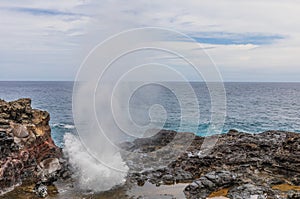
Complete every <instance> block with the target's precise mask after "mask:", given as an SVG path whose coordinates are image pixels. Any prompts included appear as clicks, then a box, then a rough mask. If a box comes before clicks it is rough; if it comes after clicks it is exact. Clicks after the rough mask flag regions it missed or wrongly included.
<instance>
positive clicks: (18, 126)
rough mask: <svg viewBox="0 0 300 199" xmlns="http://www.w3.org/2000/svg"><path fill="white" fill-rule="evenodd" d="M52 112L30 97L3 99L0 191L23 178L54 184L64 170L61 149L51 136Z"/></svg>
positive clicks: (0, 139) (0, 109) (20, 181)
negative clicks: (37, 106)
mask: <svg viewBox="0 0 300 199" xmlns="http://www.w3.org/2000/svg"><path fill="white" fill-rule="evenodd" d="M49 120H50V115H49V113H48V112H46V111H41V110H36V109H32V108H31V100H30V99H19V100H16V101H12V102H6V101H4V100H0V194H1V193H4V192H6V191H8V190H11V188H13V187H14V186H17V185H20V184H21V183H22V181H26V182H28V181H31V182H32V183H36V182H44V183H51V182H52V181H54V180H55V179H56V176H58V175H59V172H60V171H61V170H62V167H63V166H62V164H61V161H60V159H61V157H62V151H61V149H60V148H59V147H57V146H56V145H55V144H54V142H53V140H52V138H51V130H50V126H49Z"/></svg>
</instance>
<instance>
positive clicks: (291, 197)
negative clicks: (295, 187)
mask: <svg viewBox="0 0 300 199" xmlns="http://www.w3.org/2000/svg"><path fill="white" fill-rule="evenodd" d="M287 199H300V193H299V192H295V191H290V192H289V193H288V196H287Z"/></svg>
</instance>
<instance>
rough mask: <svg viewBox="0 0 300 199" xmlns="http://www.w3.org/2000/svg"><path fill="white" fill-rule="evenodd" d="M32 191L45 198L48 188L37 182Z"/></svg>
mask: <svg viewBox="0 0 300 199" xmlns="http://www.w3.org/2000/svg"><path fill="white" fill-rule="evenodd" d="M34 192H35V193H36V195H37V196H38V197H41V198H46V197H47V195H48V188H47V186H46V185H44V184H42V183H38V184H36V186H35V188H34Z"/></svg>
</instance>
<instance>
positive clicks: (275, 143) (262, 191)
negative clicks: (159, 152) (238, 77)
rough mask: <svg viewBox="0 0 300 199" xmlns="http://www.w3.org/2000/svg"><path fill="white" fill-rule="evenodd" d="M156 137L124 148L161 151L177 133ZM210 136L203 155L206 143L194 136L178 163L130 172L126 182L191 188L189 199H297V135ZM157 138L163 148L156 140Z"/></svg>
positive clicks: (299, 148)
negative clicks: (219, 198)
mask: <svg viewBox="0 0 300 199" xmlns="http://www.w3.org/2000/svg"><path fill="white" fill-rule="evenodd" d="M158 134H159V135H155V136H154V137H152V138H142V139H137V140H136V141H134V142H132V143H131V144H128V143H126V144H124V145H123V148H124V149H125V150H127V151H132V152H135V151H138V152H139V153H147V152H146V151H147V149H151V150H153V149H157V148H161V147H164V146H165V145H166V143H169V142H171V141H172V140H168V139H172V138H173V137H174V136H175V135H174V134H176V132H174V131H165V130H164V131H161V132H159V133H158ZM182 134H185V133H182ZM214 136H217V138H218V141H217V142H216V144H215V145H214V147H213V149H212V150H211V151H210V152H209V153H208V154H207V155H204V156H203V155H202V153H201V146H202V144H203V142H204V138H203V137H200V136H195V139H194V141H193V142H192V144H191V146H190V147H189V148H188V149H187V150H186V151H185V152H184V153H183V154H181V155H180V156H179V157H178V158H177V160H175V161H173V162H172V163H170V164H168V165H167V166H165V167H164V168H160V169H156V170H147V171H143V172H132V173H131V174H130V175H129V178H130V180H131V181H133V182H136V183H137V184H139V185H143V184H144V183H145V182H146V181H148V182H150V183H153V184H156V185H157V186H159V185H161V184H170V183H172V182H173V183H182V182H185V183H186V182H189V183H190V184H189V185H188V186H187V187H186V188H185V190H183V191H184V193H185V196H186V197H187V198H190V199H193V198H206V197H210V196H225V197H228V198H234V199H239V198H271V199H273V198H274V199H275V198H298V196H299V195H300V194H299V191H300V186H299V185H300V134H298V133H292V132H283V131H267V132H263V133H260V134H249V133H243V132H238V131H236V130H230V131H229V132H228V133H227V134H221V135H214ZM161 137H163V138H164V140H163V142H162V141H161V139H158V140H156V139H155V138H161ZM174 147H178V146H174ZM169 152H170V153H172V150H170V151H169ZM141 156H143V155H141ZM144 156H146V154H145V155H144ZM128 157H130V156H126V157H124V158H128ZM128 162H131V161H130V160H128ZM129 165H130V164H129ZM135 167H136V165H135ZM134 170H136V168H134Z"/></svg>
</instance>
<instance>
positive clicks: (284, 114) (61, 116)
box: [0, 81, 300, 146]
mask: <svg viewBox="0 0 300 199" xmlns="http://www.w3.org/2000/svg"><path fill="white" fill-rule="evenodd" d="M170 84H175V85H176V87H177V88H179V89H178V90H179V91H180V88H181V87H182V83H180V82H174V83H171V82H170ZM224 85H225V90H226V99H227V107H226V119H225V123H224V126H223V129H222V133H226V132H227V131H228V130H229V129H237V130H239V131H244V132H249V133H259V132H263V131H267V130H284V131H292V132H299V133H300V83H238V82H234V83H233V82H232V83H229V82H228V83H224ZM191 86H192V87H193V89H194V91H195V93H196V96H197V100H198V105H199V107H198V109H199V110H195V107H193V106H192V105H191V106H190V107H189V106H187V107H188V110H186V111H187V112H188V115H190V117H193V115H194V114H195V111H200V118H199V124H195V123H193V122H186V123H184V124H183V125H184V129H185V131H189V129H195V125H197V128H196V129H197V130H196V132H195V130H193V132H194V133H196V134H198V135H205V134H206V133H207V131H208V129H209V126H210V116H211V101H210V96H209V92H208V90H207V88H206V85H205V83H200V82H192V83H191ZM72 91H73V82H54V81H53V82H44V81H41V82H34V81H32V82H31V81H25V82H14V81H2V82H0V98H1V99H4V100H8V101H10V100H15V99H18V98H25V97H26V98H31V99H32V106H33V107H34V108H37V109H42V110H47V111H48V112H49V113H50V114H51V120H50V125H51V129H52V137H53V139H54V141H55V142H56V144H57V145H59V146H63V137H64V135H65V133H68V132H70V133H76V129H75V126H74V122H73V116H72ZM182 92H183V95H184V100H185V102H186V104H189V100H191V95H190V94H189V93H185V92H186V90H184V88H182ZM152 93H155V95H153V94H152ZM153 104H160V105H161V106H163V107H164V108H165V111H166V113H167V119H166V122H165V123H164V128H166V129H171V130H178V129H179V123H180V119H181V108H180V105H179V101H178V99H176V96H174V93H172V92H171V91H170V90H168V89H165V88H156V86H149V87H148V88H147V87H145V88H144V89H140V90H138V91H137V92H136V93H135V94H134V96H133V97H132V99H131V100H130V107H131V113H132V114H133V120H134V121H135V122H136V123H139V124H145V123H147V120H148V119H149V113H148V109H149V107H150V106H151V105H153ZM191 104H192V103H191ZM136 113H138V114H136ZM134 115H138V117H134ZM154 122H157V123H158V124H159V123H160V122H161V120H160V118H159V116H158V117H156V118H155V121H154Z"/></svg>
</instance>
